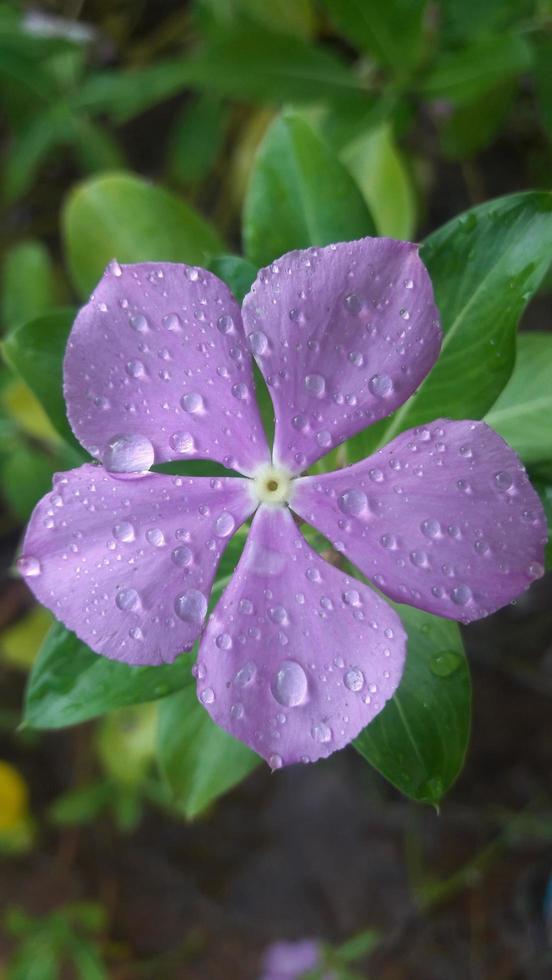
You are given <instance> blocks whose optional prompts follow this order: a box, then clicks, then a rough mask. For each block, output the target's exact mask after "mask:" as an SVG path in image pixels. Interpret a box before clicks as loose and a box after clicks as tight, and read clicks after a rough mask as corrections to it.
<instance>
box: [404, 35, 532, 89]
mask: <svg viewBox="0 0 552 980" xmlns="http://www.w3.org/2000/svg"><path fill="white" fill-rule="evenodd" d="M531 61H532V55H531V49H530V47H529V45H528V44H527V42H526V41H525V39H524V38H523V37H521V36H520V35H518V34H508V33H506V34H494V35H490V36H487V37H482V38H481V39H479V40H476V41H475V42H474V43H473V44H471V45H468V46H466V47H462V48H459V49H458V50H456V51H453V52H443V53H442V54H440V55H439V57H438V59H437V61H436V63H435V64H434V66H433V68H432V70H431V71H430V72H429V73H428V74H427V75H426V76H425V78H424V81H423V82H422V83H421V85H420V91H421V92H422V94H423V95H425V96H426V97H429V98H432V99H437V98H438V99H450V100H451V101H452V102H455V103H457V104H460V103H463V102H470V101H472V100H473V99H475V98H477V97H478V96H479V95H481V94H482V93H483V92H486V91H488V90H489V89H492V88H493V86H494V85H496V84H497V83H498V82H504V81H506V79H508V78H513V77H515V76H516V75H519V74H521V72H524V71H526V70H527V69H528V68H529V67H530V66H531Z"/></svg>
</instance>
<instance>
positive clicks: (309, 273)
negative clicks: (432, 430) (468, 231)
mask: <svg viewBox="0 0 552 980" xmlns="http://www.w3.org/2000/svg"><path fill="white" fill-rule="evenodd" d="M242 313H243V322H244V327H245V332H246V334H247V335H248V339H249V343H250V346H251V350H252V351H253V353H254V355H255V358H256V360H257V363H258V365H259V368H260V369H261V371H262V373H263V375H264V378H265V380H266V382H267V384H268V386H269V389H270V393H271V396H272V401H273V403H274V409H275V414H276V433H275V443H274V460H275V462H276V463H279V464H285V465H286V466H288V467H290V468H291V469H292V471H294V472H298V471H300V470H302V469H304V468H305V467H306V466H309V465H310V464H311V463H313V462H314V461H315V460H317V459H318V458H319V457H320V456H323V455H324V454H325V453H327V452H328V451H329V450H330V449H332V448H333V447H335V446H337V445H339V443H341V442H343V441H344V440H345V439H348V438H349V437H350V436H353V435H354V434H355V433H357V432H359V431H360V430H361V429H364V428H366V426H367V425H370V423H372V422H376V421H377V420H378V419H381V418H383V417H384V416H386V415H389V414H390V413H391V412H393V411H394V410H395V409H396V408H398V406H399V405H401V404H402V403H403V402H404V401H406V399H407V398H408V397H409V396H410V395H411V394H412V392H413V391H414V390H415V389H416V388H417V386H418V385H419V384H420V382H421V381H422V380H423V378H424V377H425V376H426V374H427V373H428V371H429V370H430V369H431V367H432V366H433V364H434V362H435V360H436V359H437V356H438V354H439V348H440V344H441V329H440V326H439V315H438V312H437V308H436V306H435V302H434V298H433V290H432V287H431V282H430V279H429V276H428V274H427V271H426V268H425V266H424V264H423V262H422V261H421V259H420V257H419V255H418V248H417V246H416V245H412V244H410V243H409V242H399V241H395V240H394V239H391V238H363V239H361V240H360V241H356V242H341V243H340V244H338V245H329V246H328V247H326V248H318V249H314V248H311V249H307V250H305V251H299V252H289V253H288V254H287V255H284V256H282V258H281V259H278V260H277V261H276V262H274V263H273V264H272V265H271V266H269V267H268V268H267V269H262V270H261V271H260V273H259V275H258V277H257V279H256V281H255V283H254V284H253V286H252V287H251V291H250V292H249V293H248V295H247V296H246V297H245V299H244V302H243V308H242Z"/></svg>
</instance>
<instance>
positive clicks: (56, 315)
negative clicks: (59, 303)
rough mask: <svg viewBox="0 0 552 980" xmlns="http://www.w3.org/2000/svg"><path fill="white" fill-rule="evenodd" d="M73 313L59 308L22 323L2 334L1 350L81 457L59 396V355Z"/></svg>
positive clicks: (61, 394)
mask: <svg viewBox="0 0 552 980" xmlns="http://www.w3.org/2000/svg"><path fill="white" fill-rule="evenodd" d="M74 317H75V311H74V310H71V309H61V310H54V311H53V312H52V313H48V314H46V315H44V316H40V317H37V319H36V320H30V321H29V322H28V323H23V324H21V326H20V327H17V328H16V329H15V330H13V331H12V332H11V333H10V334H9V335H8V336H7V337H6V340H5V341H4V343H3V345H2V350H3V353H4V355H5V358H6V360H7V361H8V364H10V366H11V367H13V369H14V370H15V371H17V373H18V374H19V375H20V376H21V377H22V379H23V381H24V382H25V384H27V385H28V387H29V388H30V389H31V391H32V392H33V394H34V395H36V397H37V398H38V400H39V402H40V403H41V405H42V407H43V408H44V410H45V411H46V414H47V415H48V418H49V419H50V421H51V422H52V425H53V426H54V427H55V429H56V431H57V432H59V434H60V436H62V438H63V439H65V441H66V442H67V443H68V444H69V445H70V446H73V447H75V448H76V449H77V450H78V452H79V455H80V456H81V458H82V452H83V451H82V449H81V447H80V446H79V444H78V442H77V440H76V439H75V437H74V435H73V433H72V431H71V428H70V426H69V423H68V421H67V415H66V413H65V402H64V399H63V355H64V353H65V347H66V344H67V337H68V336H69V331H70V329H71V326H72V323H73V320H74Z"/></svg>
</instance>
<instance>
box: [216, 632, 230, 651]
mask: <svg viewBox="0 0 552 980" xmlns="http://www.w3.org/2000/svg"><path fill="white" fill-rule="evenodd" d="M215 643H216V645H217V646H218V648H219V650H229V649H230V647H231V646H232V637H231V636H230V633H220V634H219V636H217V638H216V640H215Z"/></svg>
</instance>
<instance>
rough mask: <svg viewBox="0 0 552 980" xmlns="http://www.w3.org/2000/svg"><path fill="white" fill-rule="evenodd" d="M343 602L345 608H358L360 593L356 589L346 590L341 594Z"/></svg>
mask: <svg viewBox="0 0 552 980" xmlns="http://www.w3.org/2000/svg"><path fill="white" fill-rule="evenodd" d="M343 602H344V603H345V605H346V606H360V592H357V590H356V589H348V590H347V592H344V593H343Z"/></svg>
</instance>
